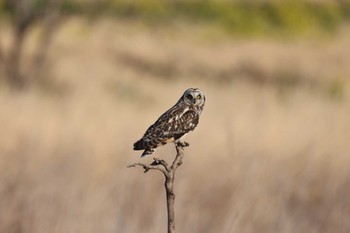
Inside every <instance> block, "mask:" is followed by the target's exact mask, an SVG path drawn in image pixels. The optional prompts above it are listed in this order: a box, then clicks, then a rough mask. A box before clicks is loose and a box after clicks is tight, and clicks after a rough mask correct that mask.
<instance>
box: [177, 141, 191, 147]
mask: <svg viewBox="0 0 350 233" xmlns="http://www.w3.org/2000/svg"><path fill="white" fill-rule="evenodd" d="M176 145H177V146H179V147H182V148H184V147H188V146H189V145H190V144H189V143H188V142H177V143H176Z"/></svg>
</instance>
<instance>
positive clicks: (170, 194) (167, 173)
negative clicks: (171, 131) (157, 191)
mask: <svg viewBox="0 0 350 233" xmlns="http://www.w3.org/2000/svg"><path fill="white" fill-rule="evenodd" d="M183 157H184V149H183V147H181V146H179V145H176V157H175V159H174V161H173V163H172V164H171V166H169V165H168V163H167V162H166V161H165V160H163V159H158V158H153V162H152V163H151V164H149V165H147V164H144V163H134V164H131V165H129V166H128V168H130V167H136V166H141V167H143V169H144V173H146V172H148V171H149V170H159V171H161V172H162V173H163V174H164V177H165V183H164V187H165V193H166V202H167V213H168V233H175V211H174V203H175V194H174V180H175V173H176V169H177V168H178V167H179V166H180V165H181V164H182V159H183Z"/></svg>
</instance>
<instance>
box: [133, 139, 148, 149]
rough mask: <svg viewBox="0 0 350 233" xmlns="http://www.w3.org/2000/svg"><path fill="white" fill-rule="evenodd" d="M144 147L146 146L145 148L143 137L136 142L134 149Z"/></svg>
mask: <svg viewBox="0 0 350 233" xmlns="http://www.w3.org/2000/svg"><path fill="white" fill-rule="evenodd" d="M144 149H146V148H145V143H144V142H143V140H142V139H140V140H138V141H137V142H135V143H134V150H144Z"/></svg>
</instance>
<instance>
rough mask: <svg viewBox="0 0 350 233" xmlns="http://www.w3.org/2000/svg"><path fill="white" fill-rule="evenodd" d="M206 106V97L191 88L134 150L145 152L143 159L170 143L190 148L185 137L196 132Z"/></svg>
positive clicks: (149, 130) (136, 144) (151, 128)
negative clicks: (184, 139) (159, 147)
mask: <svg viewBox="0 0 350 233" xmlns="http://www.w3.org/2000/svg"><path fill="white" fill-rule="evenodd" d="M204 104H205V96H204V94H203V92H202V91H201V90H199V89H198V88H189V89H187V90H186V91H185V93H184V94H183V95H182V96H181V98H180V99H179V101H177V103H176V104H175V105H174V106H173V107H172V108H170V109H169V110H168V111H166V112H165V113H164V114H163V115H161V116H160V117H159V119H158V120H157V121H156V122H155V123H154V124H153V125H151V126H150V127H149V128H148V129H147V131H146V133H145V134H144V135H143V137H142V138H141V139H140V140H138V141H137V142H135V144H134V150H145V151H144V152H143V153H142V155H141V157H143V156H146V155H149V154H152V153H153V152H154V151H155V150H156V148H157V147H158V146H161V145H165V144H167V143H169V142H175V143H176V144H177V145H179V146H182V147H185V146H189V144H188V143H187V142H184V141H183V138H184V136H185V135H186V134H187V133H188V132H190V131H192V130H194V129H195V128H196V126H197V124H198V120H199V116H200V115H201V112H202V110H203V107H204Z"/></svg>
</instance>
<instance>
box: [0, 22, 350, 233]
mask: <svg viewBox="0 0 350 233" xmlns="http://www.w3.org/2000/svg"><path fill="white" fill-rule="evenodd" d="M193 30H194V31H193ZM193 30H192V29H191V28H189V27H180V28H178V29H176V30H174V31H171V30H170V29H169V30H167V29H162V30H157V29H154V30H151V29H147V28H144V27H143V26H142V25H136V24H132V25H125V24H118V23H113V24H112V23H111V22H109V21H101V22H100V23H98V24H94V25H88V24H85V23H83V22H81V21H79V20H72V21H70V22H67V23H66V24H65V25H64V27H63V28H62V29H61V31H60V32H59V33H58V37H57V38H56V40H55V43H54V45H53V47H52V51H51V52H52V53H51V57H50V64H49V65H50V68H51V72H50V73H49V78H50V79H52V80H54V83H51V82H50V83H48V84H47V86H44V87H39V88H34V89H30V90H28V91H26V92H24V93H21V94H19V93H13V92H11V91H10V90H7V89H6V87H4V86H3V87H1V91H0V105H1V108H0V128H1V131H0V139H1V140H0V154H1V157H0V159H1V162H0V166H1V168H0V172H1V176H0V178H1V180H0V206H1V212H0V232H9V233H10V232H11V233H12V232H13V233H15V232H16V233H18V232H28V233H30V232H36V233H37V232H52V233H55V232H64V233H70V232H72V233H73V232H74V233H76V232H84V233H89V232H123V233H128V232H152V233H157V232H164V231H165V229H166V216H165V213H166V210H165V197H164V195H165V194H164V193H163V187H162V185H163V181H162V176H161V175H160V174H156V173H149V174H147V175H143V174H142V172H141V171H139V172H138V171H136V170H130V169H126V165H127V164H129V163H132V162H135V161H138V160H140V158H139V157H138V156H139V153H138V152H135V151H132V150H131V149H132V144H133V142H134V141H135V140H137V139H139V137H141V136H142V134H143V133H144V130H145V129H146V128H147V127H148V126H149V124H151V123H152V122H153V121H154V120H155V119H156V117H158V116H159V115H160V114H161V113H162V112H163V111H165V110H166V109H167V108H168V107H170V105H172V104H173V103H175V101H176V100H177V99H178V97H179V96H180V95H181V94H182V91H183V90H184V89H186V88H187V87H191V86H196V87H200V88H201V89H202V90H203V91H204V92H205V93H206V96H207V105H206V108H205V111H204V113H203V117H202V119H201V122H200V125H199V127H198V128H197V130H196V131H195V132H193V133H192V135H191V136H189V138H188V141H189V142H190V143H191V147H190V148H188V149H187V150H186V155H185V159H184V164H183V166H182V167H181V168H180V170H179V172H178V176H177V180H176V186H175V191H176V194H177V199H176V217H177V219H176V220H177V228H178V231H179V232H201V233H205V232H222V233H230V232H242V233H248V232H281V233H289V232H290V233H292V232H301V233H302V232H305V233H310V232H325V233H326V232H338V233H341V232H349V231H350V223H349V221H348V219H349V217H350V202H349V198H348V197H349V195H350V188H349V187H350V178H349V177H350V171H349V169H348V164H349V162H350V157H349V154H350V145H349V138H350V122H349V119H350V108H349V92H348V90H347V88H346V87H347V85H348V81H347V77H348V76H349V74H350V68H349V66H348V61H349V60H350V51H349V46H348V44H347V43H346V41H348V39H349V36H348V35H347V33H345V32H344V33H343V34H341V35H339V36H338V37H337V38H335V39H333V40H328V41H294V42H278V41H255V40H249V41H232V40H229V39H228V38H226V39H225V38H222V39H219V38H214V39H213V38H212V37H209V38H208V37H207V36H206V35H207V34H206V33H207V32H203V31H201V29H199V28H197V29H193ZM196 30H197V31H196ZM194 32H195V33H194ZM196 33H197V34H196ZM195 34H196V35H200V37H199V38H198V37H196V36H195ZM34 42H35V35H33V39H32V40H30V41H28V43H29V45H31V44H32V43H34ZM29 47H31V46H29ZM30 53H31V50H30V49H29V50H28V51H27V54H30ZM281 74H285V75H287V78H286V77H284V76H283V75H281ZM281 80H282V81H281ZM157 156H159V157H162V158H165V159H168V160H169V159H172V158H173V156H174V148H173V146H172V145H168V146H165V147H163V148H161V149H160V150H159V151H157ZM145 160H146V161H148V160H151V158H145Z"/></svg>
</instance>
